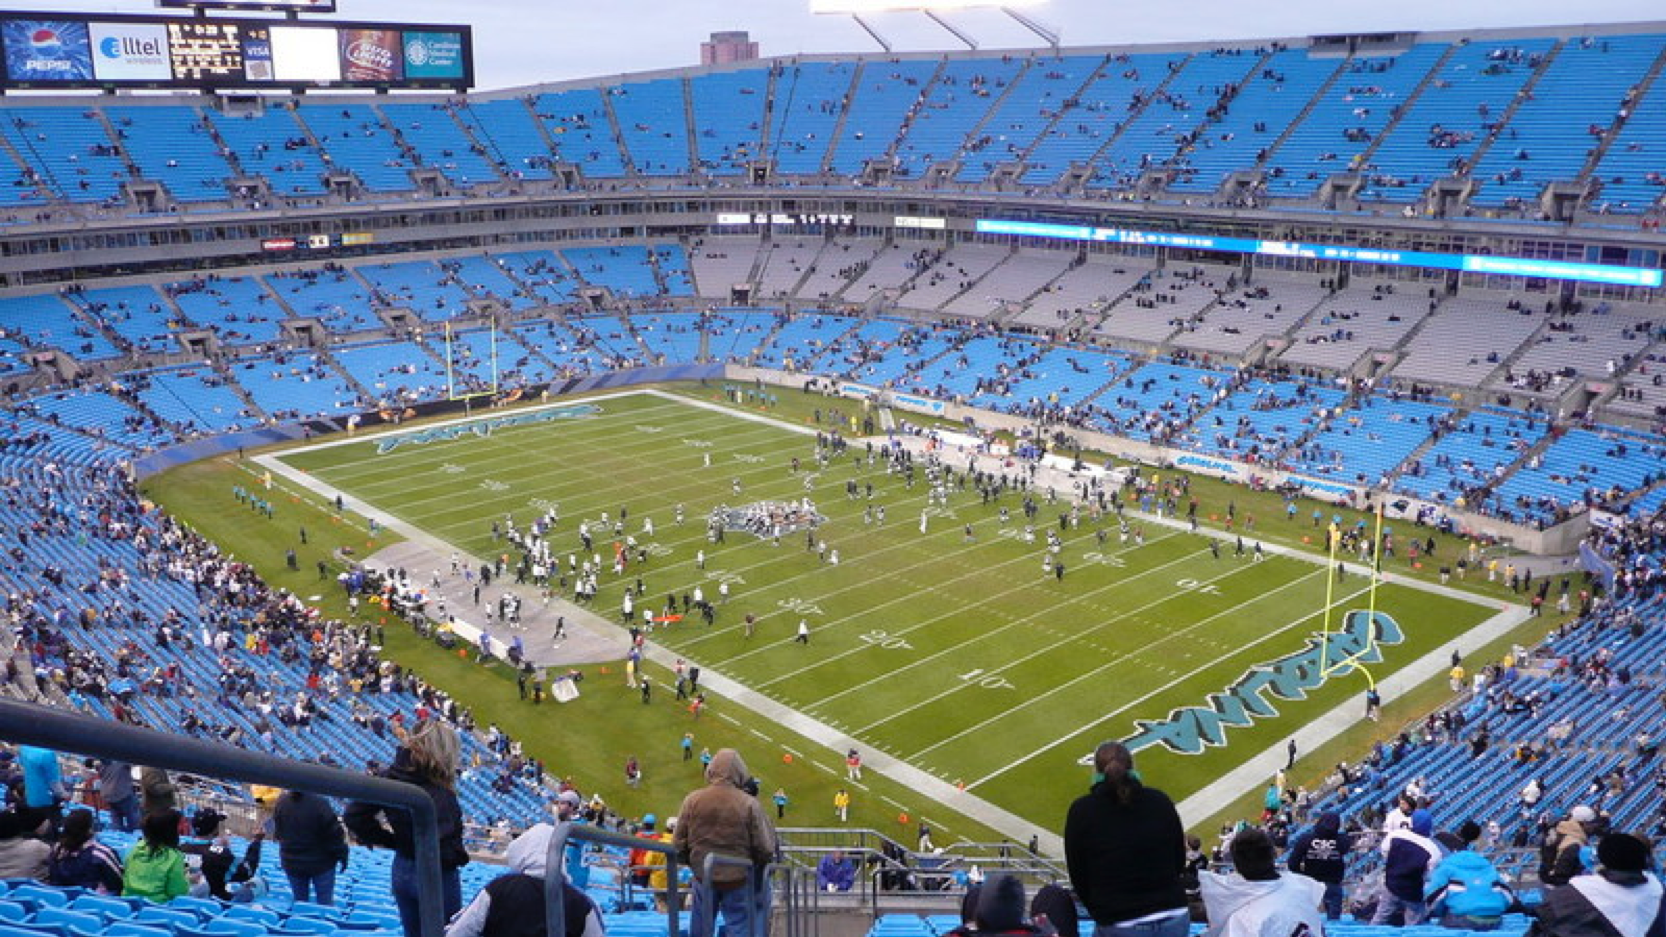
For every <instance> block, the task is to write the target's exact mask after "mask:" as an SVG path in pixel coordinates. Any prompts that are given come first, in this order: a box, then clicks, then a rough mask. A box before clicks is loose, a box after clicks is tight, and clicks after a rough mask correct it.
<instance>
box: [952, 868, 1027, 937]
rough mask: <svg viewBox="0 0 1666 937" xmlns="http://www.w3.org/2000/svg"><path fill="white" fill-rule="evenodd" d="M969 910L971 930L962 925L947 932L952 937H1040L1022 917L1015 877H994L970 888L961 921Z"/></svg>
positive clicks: (1019, 885)
mask: <svg viewBox="0 0 1666 937" xmlns="http://www.w3.org/2000/svg"><path fill="white" fill-rule="evenodd" d="M968 905H970V906H971V912H972V913H971V922H972V926H971V927H967V926H966V925H965V924H962V925H961V926H960V927H957V928H955V929H954V930H951V931H949V934H952V935H955V937H967V935H968V934H977V935H979V937H983V935H985V934H1044V933H1048V932H1047V931H1044V930H1042V929H1041V928H1040V927H1037V926H1036V925H1035V924H1034V923H1032V922H1031V921H1030V920H1029V919H1028V915H1026V914H1025V913H1024V883H1023V882H1021V881H1019V880H1018V877H1017V876H1016V875H1010V874H1008V873H1005V872H1000V873H996V874H994V875H991V876H989V878H988V879H987V880H986V881H985V882H984V883H983V884H981V885H974V886H973V887H972V888H971V889H969V890H968V891H967V893H966V900H965V901H964V902H962V904H961V917H962V919H964V918H965V917H966V909H967V906H968ZM945 937H947V935H945Z"/></svg>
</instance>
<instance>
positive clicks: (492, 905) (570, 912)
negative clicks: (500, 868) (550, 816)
mask: <svg viewBox="0 0 1666 937" xmlns="http://www.w3.org/2000/svg"><path fill="white" fill-rule="evenodd" d="M554 835H555V827H553V826H551V825H549V824H548V823H540V824H538V825H536V826H534V827H533V828H532V829H530V830H527V831H526V832H525V833H522V834H521V835H519V836H517V837H515V841H514V842H512V843H510V844H509V849H508V850H507V851H506V852H505V853H504V860H505V861H506V862H507V863H508V865H509V872H508V873H507V874H505V875H500V876H498V877H497V878H495V879H492V880H491V881H490V882H488V883H487V884H486V887H485V888H482V889H481V890H480V892H479V893H478V894H476V895H475V896H474V900H473V901H471V902H469V906H468V907H466V908H464V909H463V911H462V913H461V914H459V915H457V916H456V918H454V919H453V920H452V922H451V924H450V926H448V927H447V928H446V929H445V937H546V935H547V934H548V933H549V929H548V927H547V926H546V922H545V914H546V913H547V912H548V906H547V904H546V902H545V900H544V878H545V876H546V875H547V874H548V861H549V851H550V837H552V836H554ZM558 874H559V873H558ZM561 893H562V909H563V916H564V920H565V922H566V934H565V937H602V912H601V909H600V908H598V907H596V902H594V901H592V900H591V899H590V896H589V895H586V894H585V893H584V892H583V891H581V890H579V889H578V888H575V887H574V886H573V884H572V883H571V882H569V881H568V880H567V879H566V876H562V881H561Z"/></svg>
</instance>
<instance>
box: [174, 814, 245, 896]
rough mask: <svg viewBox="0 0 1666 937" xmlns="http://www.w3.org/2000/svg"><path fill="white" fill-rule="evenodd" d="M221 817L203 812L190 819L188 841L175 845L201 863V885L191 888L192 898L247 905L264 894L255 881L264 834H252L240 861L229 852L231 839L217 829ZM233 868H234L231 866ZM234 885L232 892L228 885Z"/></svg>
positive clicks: (222, 819) (219, 826)
mask: <svg viewBox="0 0 1666 937" xmlns="http://www.w3.org/2000/svg"><path fill="white" fill-rule="evenodd" d="M224 820H225V815H224V814H222V813H220V812H219V811H217V810H213V809H207V810H203V811H200V812H198V813H197V815H196V816H195V817H192V818H191V839H189V840H187V841H185V842H182V843H180V844H179V851H180V852H183V853H185V854H186V855H188V856H196V857H197V858H198V860H199V861H200V862H201V869H202V884H201V885H198V886H196V887H195V888H193V889H192V891H191V894H192V896H193V897H198V898H200V897H202V895H201V894H199V891H201V890H204V889H206V891H207V893H208V894H209V895H212V896H213V897H215V898H219V899H220V900H221V901H237V902H249V901H253V900H255V899H256V898H259V897H260V896H262V895H264V894H265V893H266V891H265V889H266V883H265V882H263V881H261V879H260V878H259V873H260V853H261V846H262V844H263V843H265V841H266V833H265V831H262V832H259V833H256V834H255V835H254V838H253V839H250V840H249V845H248V848H246V849H244V850H243V859H242V861H241V862H239V861H238V860H237V856H236V855H235V854H234V853H233V852H232V848H231V837H230V836H229V835H228V834H227V833H226V831H225V830H224V829H223V828H222V827H221V823H222V822H223V821H224ZM234 865H235V866H236V868H235V869H234V868H233V866H234ZM233 885H235V886H237V890H236V891H233V890H232V888H231V886H233Z"/></svg>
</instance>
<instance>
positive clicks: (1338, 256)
mask: <svg viewBox="0 0 1666 937" xmlns="http://www.w3.org/2000/svg"><path fill="white" fill-rule="evenodd" d="M977 231H978V233H979V234H1011V235H1016V236H1018V237H1039V238H1054V239H1057V240H1065V241H1094V242H1097V243H1101V244H1133V245H1137V246H1150V247H1182V248H1190V249H1192V250H1203V251H1219V252H1221V253H1227V254H1264V255H1267V256H1273V257H1306V258H1309V259H1312V260H1340V261H1348V262H1351V263H1362V264H1388V265H1391V266H1396V267H1426V268H1430V269H1435V270H1462V271H1465V272H1468V273H1493V274H1499V275H1502V276H1515V277H1538V278H1540V279H1546V280H1577V281H1581V282H1586V283H1607V284H1611V285H1614V286H1646V287H1658V286H1660V285H1661V282H1662V279H1663V276H1666V273H1663V271H1660V270H1651V269H1649V268H1647V267H1620V266H1611V265H1608V264H1580V263H1571V262H1568V261H1563V260H1534V259H1531V258H1527V257H1493V256H1488V255H1485V254H1437V253H1432V252H1429V251H1397V250H1384V249H1382V248H1376V247H1350V246H1347V245H1341V244H1308V243H1303V242H1301V241H1260V240H1256V239H1254V238H1239V237H1215V236H1212V235H1207V234H1176V233H1172V232H1162V231H1134V230H1130V229H1127V228H1094V227H1089V226H1087V225H1066V224H1050V223H1047V222H1040V221H1005V220H1001V219H998V218H979V219H978V222H977Z"/></svg>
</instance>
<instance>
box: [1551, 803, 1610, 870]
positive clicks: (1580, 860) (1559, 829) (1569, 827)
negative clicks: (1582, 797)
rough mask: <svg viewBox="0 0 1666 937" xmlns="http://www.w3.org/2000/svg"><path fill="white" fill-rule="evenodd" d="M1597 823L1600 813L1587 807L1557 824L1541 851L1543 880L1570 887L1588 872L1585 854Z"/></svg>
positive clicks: (1581, 805)
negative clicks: (1582, 874)
mask: <svg viewBox="0 0 1666 937" xmlns="http://www.w3.org/2000/svg"><path fill="white" fill-rule="evenodd" d="M1596 822H1597V812H1596V811H1595V810H1592V809H1591V808H1590V807H1587V806H1585V805H1584V804H1580V805H1579V806H1577V807H1575V808H1573V809H1572V810H1570V811H1568V817H1567V819H1565V820H1562V821H1560V822H1559V823H1557V824H1556V828H1555V829H1554V830H1552V831H1551V833H1550V835H1549V836H1547V837H1545V843H1544V845H1543V846H1541V847H1540V848H1539V881H1541V882H1543V883H1544V884H1546V885H1566V884H1567V883H1568V882H1569V881H1571V880H1572V879H1573V877H1574V876H1575V875H1578V874H1580V873H1581V872H1584V871H1585V858H1584V851H1585V847H1586V846H1588V845H1590V841H1591V828H1592V827H1593V826H1595V825H1596Z"/></svg>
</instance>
